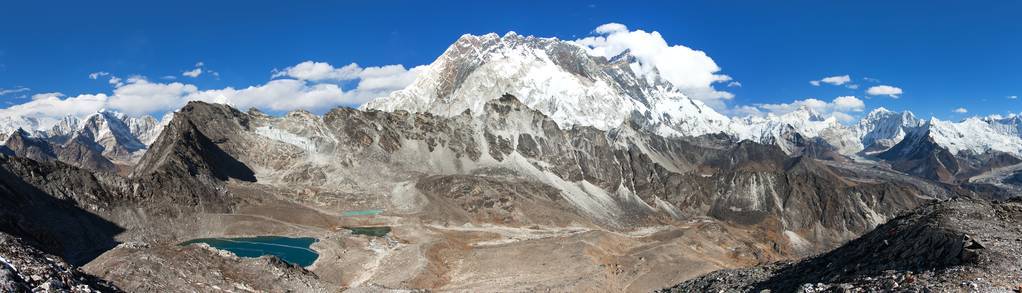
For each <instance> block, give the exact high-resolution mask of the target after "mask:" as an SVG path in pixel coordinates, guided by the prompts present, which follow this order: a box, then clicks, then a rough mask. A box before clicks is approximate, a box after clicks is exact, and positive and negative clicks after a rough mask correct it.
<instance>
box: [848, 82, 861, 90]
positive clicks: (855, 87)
mask: <svg viewBox="0 0 1022 293" xmlns="http://www.w3.org/2000/svg"><path fill="white" fill-rule="evenodd" d="M845 87H846V88H850V89H853V90H857V89H859V85H857V84H854V83H849V84H846V85H845Z"/></svg>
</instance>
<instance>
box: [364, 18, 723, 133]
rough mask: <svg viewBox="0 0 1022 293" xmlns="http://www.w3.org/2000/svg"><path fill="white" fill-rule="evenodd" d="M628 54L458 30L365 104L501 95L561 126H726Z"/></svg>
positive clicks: (694, 129)
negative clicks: (404, 82)
mask: <svg viewBox="0 0 1022 293" xmlns="http://www.w3.org/2000/svg"><path fill="white" fill-rule="evenodd" d="M625 54H627V53H624V54H622V56H618V57H615V58H612V59H611V60H608V59H607V58H603V57H599V56H591V55H590V54H588V53H587V51H586V50H585V48H583V47H581V46H579V45H576V44H573V43H571V42H566V41H561V40H558V39H555V38H537V37H533V36H521V35H518V34H516V33H513V32H511V33H507V34H505V35H504V36H498V35H497V34H486V35H482V36H474V35H464V36H462V37H461V38H459V39H458V40H457V41H456V42H455V43H454V44H452V45H451V46H450V47H449V48H448V49H447V51H445V52H444V54H443V55H441V56H440V57H439V58H437V59H436V61H434V62H433V63H432V64H430V65H429V66H428V69H427V70H426V71H425V73H423V74H422V75H420V77H419V78H418V79H417V80H416V81H415V82H414V83H413V84H412V85H411V86H409V87H408V88H405V89H403V90H400V91H397V92H394V93H392V94H391V95H390V96H387V97H381V98H378V99H376V100H373V101H371V102H369V103H367V104H366V105H364V106H363V107H364V108H372V109H381V110H388V111H392V110H408V111H414V112H432V113H434V114H440V115H444V116H453V115H458V114H460V113H462V112H464V111H465V110H469V111H471V112H472V113H476V114H478V113H481V112H482V109H483V107H484V105H485V103H486V102H487V101H489V100H492V99H497V98H499V97H501V96H502V95H504V94H505V93H508V94H511V95H514V96H515V97H517V98H518V99H520V100H521V101H522V102H523V103H525V104H526V105H528V106H529V107H531V108H533V109H537V110H539V111H540V112H542V113H544V114H546V115H548V116H550V117H551V118H552V119H554V121H556V122H557V123H558V124H559V125H560V126H562V127H570V126H572V125H580V126H592V127H596V128H599V129H603V130H607V129H611V128H615V127H618V126H620V125H621V124H622V123H624V122H625V121H626V120H627V119H633V118H641V119H640V120H642V121H639V122H641V123H642V124H643V125H644V126H646V127H649V128H650V129H651V130H653V131H655V132H657V133H659V134H663V135H701V134H706V133H717V132H725V131H726V130H727V129H729V124H730V119H729V118H728V117H726V116H724V115H721V114H720V113H717V112H716V111H714V110H713V109H712V108H710V107H709V106H707V105H705V104H703V103H701V102H699V101H696V100H692V99H689V98H688V97H686V96H685V95H684V94H682V93H681V92H680V91H678V90H677V89H675V88H674V87H673V86H671V85H670V83H668V82H666V81H663V80H662V79H658V78H653V79H650V78H647V77H643V76H640V75H637V74H636V73H635V71H634V70H633V66H634V65H635V64H634V62H628V61H630V60H632V61H634V60H633V58H628V56H627V55H625Z"/></svg>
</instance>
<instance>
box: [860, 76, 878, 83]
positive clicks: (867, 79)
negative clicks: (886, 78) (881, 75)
mask: <svg viewBox="0 0 1022 293" xmlns="http://www.w3.org/2000/svg"><path fill="white" fill-rule="evenodd" d="M862 80H865V81H867V82H872V83H878V82H880V80H879V79H876V78H872V77H863V78H862Z"/></svg>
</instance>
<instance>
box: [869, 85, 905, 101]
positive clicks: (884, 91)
mask: <svg viewBox="0 0 1022 293" xmlns="http://www.w3.org/2000/svg"><path fill="white" fill-rule="evenodd" d="M866 94H868V95H870V96H889V97H892V98H895V99H897V98H898V96H899V95H901V94H902V91H901V88H899V87H894V86H889V85H878V86H871V87H869V89H867V90H866Z"/></svg>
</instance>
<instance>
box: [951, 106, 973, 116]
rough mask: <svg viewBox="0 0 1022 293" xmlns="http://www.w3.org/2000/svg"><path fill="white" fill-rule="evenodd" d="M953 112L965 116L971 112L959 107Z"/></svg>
mask: <svg viewBox="0 0 1022 293" xmlns="http://www.w3.org/2000/svg"><path fill="white" fill-rule="evenodd" d="M951 112H955V113H961V114H964V113H969V110H968V109H965V108H962V107H958V108H957V109H954V110H951Z"/></svg>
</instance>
